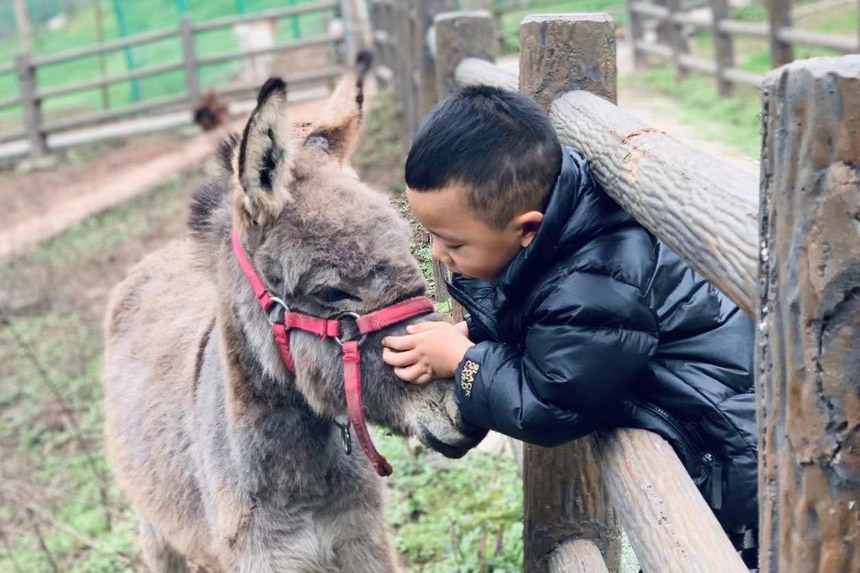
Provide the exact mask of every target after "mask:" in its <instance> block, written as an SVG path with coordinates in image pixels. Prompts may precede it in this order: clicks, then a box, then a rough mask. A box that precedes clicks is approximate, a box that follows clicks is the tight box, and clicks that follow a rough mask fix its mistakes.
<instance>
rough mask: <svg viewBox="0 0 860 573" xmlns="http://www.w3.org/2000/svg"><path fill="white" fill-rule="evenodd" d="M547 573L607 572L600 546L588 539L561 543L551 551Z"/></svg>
mask: <svg viewBox="0 0 860 573" xmlns="http://www.w3.org/2000/svg"><path fill="white" fill-rule="evenodd" d="M547 569H548V573H609V569H607V568H606V561H604V560H603V554H602V553H600V548H599V547H598V546H597V544H596V543H594V542H593V541H591V540H590V539H577V540H575V541H567V542H565V543H562V544H561V545H559V546H558V548H556V550H555V551H553V552H552V555H550V557H549V563H548V565H547Z"/></svg>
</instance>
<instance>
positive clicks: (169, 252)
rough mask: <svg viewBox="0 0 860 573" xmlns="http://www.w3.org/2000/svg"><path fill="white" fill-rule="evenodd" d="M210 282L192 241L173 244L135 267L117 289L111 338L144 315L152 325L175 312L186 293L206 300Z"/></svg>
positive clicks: (113, 293) (111, 303) (110, 314)
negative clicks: (197, 261)
mask: <svg viewBox="0 0 860 573" xmlns="http://www.w3.org/2000/svg"><path fill="white" fill-rule="evenodd" d="M208 283H209V281H207V280H205V277H204V276H203V275H202V274H201V272H200V270H199V268H198V265H197V264H196V263H195V257H194V251H193V248H192V244H191V241H190V240H188V239H180V240H174V241H171V242H170V243H168V244H167V246H165V247H163V248H162V249H159V250H157V251H155V252H153V253H150V254H149V255H147V256H146V257H144V258H143V259H142V260H141V261H140V262H138V263H137V264H135V265H134V266H133V267H131V269H129V271H128V273H127V274H126V277H125V278H124V279H123V280H122V281H121V282H120V283H118V284H117V285H116V286H115V287H114V288H113V290H112V291H111V295H110V300H109V302H108V312H107V316H106V317H105V332H106V334H107V335H108V337H110V336H113V335H116V334H117V333H119V332H120V331H122V330H124V329H126V328H127V327H128V326H129V324H131V323H133V322H134V321H136V320H140V319H142V318H144V315H146V316H145V319H146V320H147V322H152V320H153V318H154V317H155V316H157V315H159V314H162V313H170V312H173V311H175V309H172V310H171V307H173V306H176V305H175V302H178V299H181V298H183V296H182V293H185V292H189V291H190V292H196V293H197V295H198V296H199V297H201V298H202V297H206V296H207V293H208V287H209V286H210V285H209V284H208Z"/></svg>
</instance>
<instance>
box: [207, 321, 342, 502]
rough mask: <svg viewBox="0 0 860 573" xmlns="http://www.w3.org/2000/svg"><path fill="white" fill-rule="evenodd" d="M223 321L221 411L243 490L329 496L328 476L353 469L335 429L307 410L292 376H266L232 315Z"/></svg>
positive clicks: (338, 433)
mask: <svg viewBox="0 0 860 573" xmlns="http://www.w3.org/2000/svg"><path fill="white" fill-rule="evenodd" d="M223 318H224V320H222V321H221V323H222V328H221V335H222V336H223V337H224V341H225V343H226V344H224V345H223V347H222V348H223V349H224V351H225V352H226V360H225V364H226V368H227V371H226V372H225V377H224V378H225V380H224V383H225V388H224V390H225V409H226V413H227V417H228V425H229V427H230V428H231V429H230V441H231V448H233V450H234V454H236V455H238V458H234V459H237V460H238V462H237V463H240V464H241V465H242V466H243V467H242V468H241V470H242V472H243V474H244V475H243V479H244V480H245V481H246V484H245V487H247V488H248V489H249V490H250V491H252V492H257V493H256V495H261V494H262V492H265V491H269V492H272V493H274V491H278V492H280V493H281V494H283V493H285V492H284V490H293V491H294V490H301V491H302V492H303V494H308V493H311V492H314V491H316V490H320V491H318V492H316V493H317V494H318V495H330V494H331V493H332V492H330V491H326V488H327V487H328V486H327V485H326V484H327V483H328V484H330V483H331V478H333V477H336V476H337V474H340V473H342V472H344V471H347V472H350V471H354V469H350V466H353V465H354V463H355V462H354V460H352V459H351V458H347V456H346V455H345V453H344V451H343V445H342V442H341V437H340V430H339V428H338V427H337V426H336V425H335V424H334V423H333V422H332V421H331V420H326V419H323V418H321V417H320V416H318V415H317V414H316V413H315V412H314V411H313V410H312V409H311V407H310V406H309V405H308V403H307V400H306V399H305V398H304V396H303V395H302V394H301V393H300V392H299V391H298V389H297V388H296V387H295V384H294V381H293V377H292V375H290V376H289V378H288V379H287V380H276V379H274V378H272V377H271V376H269V375H267V374H266V372H265V369H264V368H263V366H262V364H261V363H260V360H259V358H258V356H257V354H256V353H255V352H254V350H253V348H252V347H251V346H250V344H249V343H248V336H247V334H246V331H245V329H244V328H243V327H242V325H241V324H240V323H239V322H238V321H237V320H236V319H235V315H233V317H223ZM333 474H334V475H333Z"/></svg>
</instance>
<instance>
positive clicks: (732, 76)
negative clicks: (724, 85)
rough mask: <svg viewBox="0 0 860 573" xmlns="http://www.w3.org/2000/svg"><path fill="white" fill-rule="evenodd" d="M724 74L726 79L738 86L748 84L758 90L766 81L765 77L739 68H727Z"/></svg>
mask: <svg viewBox="0 0 860 573" xmlns="http://www.w3.org/2000/svg"><path fill="white" fill-rule="evenodd" d="M723 74H724V75H725V76H726V79H727V80H729V81H732V82H735V83H738V84H746V85H748V86H752V87H754V88H757V87H759V86H760V85H761V83H762V82H763V81H764V76H763V75H761V74H756V73H753V72H748V71H746V70H741V69H738V68H726V69H725V70H724V71H723Z"/></svg>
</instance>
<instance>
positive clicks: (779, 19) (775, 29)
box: [767, 0, 794, 68]
mask: <svg viewBox="0 0 860 573" xmlns="http://www.w3.org/2000/svg"><path fill="white" fill-rule="evenodd" d="M767 15H768V20H769V22H770V67H772V68H778V67H780V66H782V65H785V64H787V63H789V62H791V61H792V60H794V48H793V47H792V45H791V44H790V43H787V42H783V41H782V40H780V39H779V30H780V29H781V28H790V27H791V0H767Z"/></svg>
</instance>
